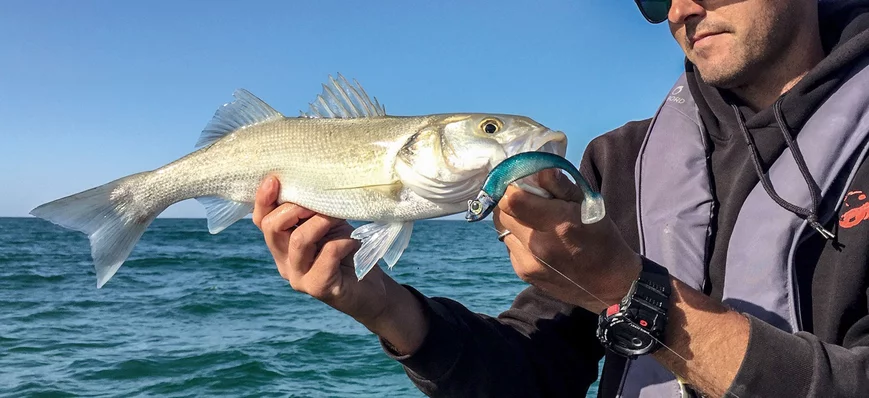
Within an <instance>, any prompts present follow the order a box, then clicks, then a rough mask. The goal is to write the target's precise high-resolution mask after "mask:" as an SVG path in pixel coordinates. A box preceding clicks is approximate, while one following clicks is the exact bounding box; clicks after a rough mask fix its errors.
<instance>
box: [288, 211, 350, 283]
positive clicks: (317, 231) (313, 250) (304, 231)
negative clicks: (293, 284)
mask: <svg viewBox="0 0 869 398" xmlns="http://www.w3.org/2000/svg"><path fill="white" fill-rule="evenodd" d="M341 222H343V220H340V219H335V218H332V217H327V216H324V215H321V214H317V215H314V216H313V217H311V218H310V219H308V220H307V221H306V222H305V223H304V224H302V225H300V226H299V227H298V228H296V229H295V230H293V232H292V233H291V234H290V238H289V250H288V253H287V261H286V263H287V264H286V265H287V267H289V269H288V270H287V271H289V272H288V274H289V275H290V277H291V278H292V277H300V276H302V275H304V274H306V273H307V272H308V271H309V270H310V269H311V266H312V265H313V263H314V258H315V257H316V256H317V252H318V251H319V250H320V246H325V245H321V241H323V238H324V237H325V236H326V234H327V233H329V231H330V230H331V229H332V228H333V227H335V226H337V225H339V224H340V223H341Z"/></svg>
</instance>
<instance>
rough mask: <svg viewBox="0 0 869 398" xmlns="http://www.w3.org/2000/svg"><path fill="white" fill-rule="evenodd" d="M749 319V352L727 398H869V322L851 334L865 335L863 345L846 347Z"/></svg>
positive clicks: (860, 323)
mask: <svg viewBox="0 0 869 398" xmlns="http://www.w3.org/2000/svg"><path fill="white" fill-rule="evenodd" d="M748 317H749V320H750V324H751V332H750V334H749V340H748V351H747V352H746V354H745V358H744V359H743V362H742V367H741V368H740V369H739V372H738V373H737V375H736V379H735V380H734V381H733V383H732V384H731V386H730V389H729V390H728V394H725V395H726V396H738V397H747V396H751V397H773V396H775V397H825V398H826V397H866V396H869V316H865V317H863V318H862V319H860V320H859V321H858V322H857V323H855V324H854V326H853V327H852V328H851V330H850V331H849V334H859V335H860V338H859V339H858V341H854V342H853V343H850V344H845V345H836V344H830V343H826V342H823V341H821V340H820V339H819V338H818V337H817V336H815V335H812V334H810V333H806V332H797V333H794V334H791V333H787V332H785V331H783V330H780V329H777V328H775V327H773V326H772V325H770V324H767V323H765V322H762V321H760V320H758V319H757V318H754V317H752V316H750V315H749V316H748ZM731 394H732V395H731Z"/></svg>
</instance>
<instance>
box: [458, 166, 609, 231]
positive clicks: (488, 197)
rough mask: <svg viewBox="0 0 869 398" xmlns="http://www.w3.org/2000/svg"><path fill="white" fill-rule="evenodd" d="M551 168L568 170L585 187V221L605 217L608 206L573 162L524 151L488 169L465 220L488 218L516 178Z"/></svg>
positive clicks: (583, 205) (469, 203) (592, 221)
mask: <svg viewBox="0 0 869 398" xmlns="http://www.w3.org/2000/svg"><path fill="white" fill-rule="evenodd" d="M552 168H557V169H562V170H564V171H566V172H567V173H568V174H570V176H571V177H573V180H574V181H575V182H576V183H577V184H578V185H579V188H580V189H581V190H582V193H583V195H584V196H585V198H584V199H583V200H582V205H581V206H582V210H581V211H582V215H581V216H582V223H583V224H594V223H596V222H598V221H600V220H601V219H602V218H604V216H605V215H606V209H605V207H604V203H603V197H602V196H601V195H600V194H599V193H597V192H595V191H594V190H592V189H591V186H590V185H588V181H586V180H585V178H583V177H582V174H580V173H579V170H577V169H576V167H574V166H573V164H572V163H570V161H568V160H567V159H565V158H563V157H561V156H558V155H555V154H552V153H548V152H522V153H519V154H517V155H513V156H511V157H509V158H507V159H504V161H502V162H501V163H499V164H498V165H497V166H495V168H494V169H492V171H490V172H489V175H488V177H486V181H485V182H484V183H483V188H482V189H481V190H480V193H479V194H477V198H476V199H472V200H469V201H468V212H467V213H466V214H465V219H467V220H468V222H475V221H480V220H482V219H484V218H486V216H488V215H489V213H491V212H492V210H494V209H495V206H497V205H498V201H500V200H501V198H502V197H504V192H506V191H507V186H509V185H510V184H512V183H513V182H514V181H516V180H519V179H521V178H524V177H527V176H530V175H533V174H535V173H537V172H539V171H541V170H545V169H552Z"/></svg>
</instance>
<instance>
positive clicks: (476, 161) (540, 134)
mask: <svg viewBox="0 0 869 398" xmlns="http://www.w3.org/2000/svg"><path fill="white" fill-rule="evenodd" d="M442 137H443V138H442V146H443V151H444V158H445V159H446V161H447V163H448V164H449V165H450V166H451V167H453V168H455V169H459V170H463V171H472V170H473V171H479V170H481V169H482V168H485V172H489V171H491V170H492V169H493V168H495V166H497V165H498V164H499V163H501V161H503V160H504V159H506V158H508V157H510V156H513V155H516V154H518V153H522V152H529V151H542V152H549V153H554V154H557V155H559V156H564V155H565V152H566V151H567V135H565V134H564V133H563V132H561V131H556V130H552V129H550V128H548V127H546V126H544V125H542V124H540V123H538V122H536V121H534V120H532V119H531V118H528V117H525V116H519V115H505V114H467V115H460V116H454V117H451V118H447V119H445V120H444V123H443V127H442Z"/></svg>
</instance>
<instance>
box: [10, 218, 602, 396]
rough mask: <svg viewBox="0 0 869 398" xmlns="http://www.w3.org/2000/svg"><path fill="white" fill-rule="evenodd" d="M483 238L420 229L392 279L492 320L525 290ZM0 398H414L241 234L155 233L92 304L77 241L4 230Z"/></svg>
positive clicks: (188, 228)
mask: <svg viewBox="0 0 869 398" xmlns="http://www.w3.org/2000/svg"><path fill="white" fill-rule="evenodd" d="M491 228H492V223H491V222H490V221H489V220H486V221H483V222H480V223H473V224H469V223H466V222H464V221H447V220H427V221H421V222H417V223H416V224H415V226H414V233H413V236H412V237H411V241H410V245H409V246H408V248H407V250H406V251H405V253H404V255H403V256H402V258H401V260H400V261H399V263H398V264H397V265H396V266H395V268H393V269H392V270H391V271H390V270H387V272H388V273H389V274H390V275H391V276H392V277H393V278H394V279H396V280H397V281H399V282H400V283H405V284H409V285H412V286H414V287H415V288H417V289H419V290H420V291H421V292H422V293H424V294H426V295H429V296H443V297H449V298H451V299H454V300H457V301H459V302H461V303H463V304H464V305H466V306H467V307H468V308H470V309H471V310H473V311H476V312H481V313H484V314H488V315H497V314H498V313H499V312H501V311H503V310H505V309H507V308H508V307H509V306H510V303H511V302H512V300H513V298H514V297H515V296H516V294H517V293H519V292H520V291H521V290H522V289H524V288H525V287H527V284H526V283H525V282H523V281H521V280H520V279H519V278H518V277H516V275H515V274H514V273H513V271H512V269H511V267H510V263H509V259H508V258H507V252H506V249H505V248H504V246H503V244H502V243H501V242H498V241H497V240H496V239H495V235H496V234H495V232H494V231H493V230H492V229H491ZM595 393H596V392H595V389H594V387H593V388H592V391H590V392H589V396H594V395H595ZM0 396H2V397H43V396H44V397H65V396H87V397H132V396H159V397H201V396H229V397H354V398H360V397H422V396H423V394H422V393H420V391H419V390H417V389H416V387H414V386H413V384H411V382H410V381H409V380H408V378H407V377H406V375H405V374H404V371H403V370H402V368H401V366H400V365H399V364H398V363H396V362H395V361H392V360H390V359H389V358H388V357H386V356H385V355H384V354H383V352H382V351H381V349H380V346H379V345H378V342H377V339H376V338H375V337H374V336H373V335H372V334H371V333H370V332H369V331H368V330H367V329H365V328H364V327H362V326H361V325H359V324H357V323H355V322H354V321H353V320H352V319H351V318H350V317H348V316H346V315H344V314H342V313H340V312H338V311H336V310H333V309H332V308H331V307H328V306H326V305H325V304H323V303H321V302H319V301H317V300H315V299H313V298H311V297H309V296H306V295H304V294H302V293H298V292H295V291H293V290H292V289H291V288H290V286H289V284H288V283H287V282H286V281H285V280H283V279H281V277H280V275H278V272H277V270H276V269H275V265H274V263H273V261H272V258H271V256H270V255H269V253H268V249H267V248H266V246H265V244H264V243H263V240H262V235H261V234H260V233H259V231H258V230H257V229H256V227H255V226H254V225H253V224H252V223H251V222H250V220H249V219H246V220H242V221H240V222H238V223H236V224H235V225H233V226H231V227H230V228H228V229H226V230H224V231H223V232H221V233H220V234H218V235H211V234H209V233H208V230H207V228H206V222H205V220H203V219H157V220H156V221H155V222H154V223H153V224H152V225H151V227H150V228H149V229H148V230H147V231H146V232H145V235H144V236H143V238H142V240H141V241H140V242H139V243H138V245H137V246H136V248H135V250H134V251H133V253H132V255H131V256H130V258H129V259H128V260H127V262H126V263H125V264H124V265H123V266H122V267H121V269H120V270H119V271H118V273H117V274H115V276H114V277H113V278H112V279H111V280H110V281H109V282H108V283H107V284H106V285H105V286H104V287H103V288H102V289H97V288H96V279H95V276H94V272H93V267H92V263H91V258H90V247H89V245H88V240H87V237H86V236H85V235H84V234H81V233H78V232H73V231H67V230H65V229H62V228H60V227H57V226H54V225H53V224H50V223H48V222H46V221H43V220H39V219H35V218H0Z"/></svg>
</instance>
